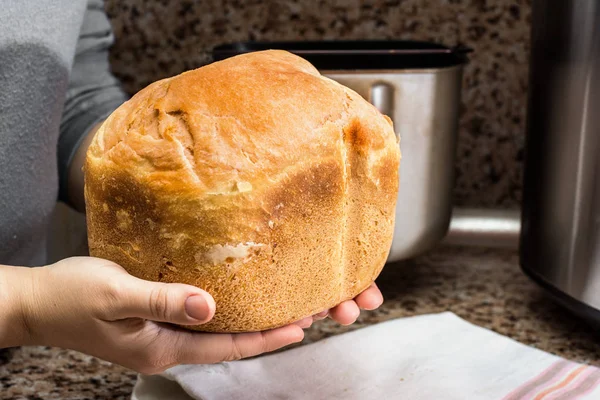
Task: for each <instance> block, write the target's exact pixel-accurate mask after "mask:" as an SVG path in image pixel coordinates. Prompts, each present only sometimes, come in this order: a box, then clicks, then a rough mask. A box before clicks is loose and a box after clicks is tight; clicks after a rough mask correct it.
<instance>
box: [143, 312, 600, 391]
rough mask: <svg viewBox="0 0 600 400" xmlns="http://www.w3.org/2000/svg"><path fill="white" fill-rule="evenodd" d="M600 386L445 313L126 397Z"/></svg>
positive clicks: (171, 380)
mask: <svg viewBox="0 0 600 400" xmlns="http://www.w3.org/2000/svg"><path fill="white" fill-rule="evenodd" d="M599 382H600V369H598V368H595V367H592V366H587V365H582V364H577V363H574V362H570V361H567V360H564V359H562V358H559V357H556V356H553V355H551V354H548V353H546V352H543V351H541V350H537V349H534V348H531V347H528V346H525V345H523V344H520V343H518V342H515V341H513V340H511V339H509V338H506V337H504V336H501V335H498V334H496V333H494V332H492V331H489V330H486V329H483V328H480V327H478V326H475V325H472V324H470V323H468V322H466V321H464V320H462V319H460V318H459V317H457V316H456V315H454V314H452V313H442V314H432V315H423V316H417V317H411V318H403V319H397V320H392V321H388V322H383V323H380V324H377V325H373V326H370V327H367V328H363V329H359V330H356V331H353V332H349V333H345V334H342V335H339V336H335V337H331V338H328V339H324V340H321V341H319V342H317V343H314V344H310V345H306V346H303V347H299V348H295V349H292V350H289V351H286V352H282V353H277V354H272V355H267V356H264V357H260V358H256V359H251V360H242V361H235V362H229V363H222V364H217V365H183V366H178V367H174V368H171V369H169V370H168V371H166V372H165V373H164V374H162V375H159V376H152V377H150V376H140V377H139V379H138V382H137V383H136V386H135V388H134V392H133V395H132V399H133V400H158V399H176V400H180V399H181V400H189V399H197V400H238V399H239V400H241V399H244V400H259V399H260V400H269V399H309V400H320V399H323V400H330V399H344V400H346V399H347V400H371V399H413V400H430V399H432V400H433V399H435V400H438V399H445V400H448V399H460V400H479V399H481V400H493V399H498V400H517V399H532V400H564V399H600V389H599V388H598V383H599Z"/></svg>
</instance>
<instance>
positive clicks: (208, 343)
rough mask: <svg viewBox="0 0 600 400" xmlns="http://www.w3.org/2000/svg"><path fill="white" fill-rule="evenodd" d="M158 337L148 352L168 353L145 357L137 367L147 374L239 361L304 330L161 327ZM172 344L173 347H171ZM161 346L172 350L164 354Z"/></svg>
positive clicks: (296, 339) (296, 338) (286, 342)
mask: <svg viewBox="0 0 600 400" xmlns="http://www.w3.org/2000/svg"><path fill="white" fill-rule="evenodd" d="M161 330H162V332H161V334H160V335H159V336H157V337H158V339H156V340H154V341H153V343H152V345H151V347H152V348H153V349H156V350H157V351H149V352H148V353H151V354H161V353H162V354H169V355H168V356H166V357H165V356H163V357H161V359H159V360H156V359H155V360H149V361H148V360H147V361H146V363H145V365H144V366H142V367H141V368H138V369H143V370H142V371H141V372H143V373H146V374H154V373H159V372H162V371H164V370H165V369H167V368H170V367H172V366H175V365H179V364H214V363H219V362H223V361H233V360H240V359H242V358H248V357H253V356H257V355H259V354H262V353H268V352H271V351H274V350H277V349H280V348H282V347H284V346H288V345H290V344H292V343H297V342H300V341H301V340H302V339H303V338H304V331H303V330H302V328H300V327H299V326H297V325H295V324H291V325H288V326H284V327H282V328H278V329H273V330H270V331H265V332H253V333H238V334H219V333H197V332H185V331H181V330H172V329H169V328H165V327H163V328H161ZM174 346H175V347H174ZM164 349H171V350H170V351H167V352H166V353H165V351H164Z"/></svg>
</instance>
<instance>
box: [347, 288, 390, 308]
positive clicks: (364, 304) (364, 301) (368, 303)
mask: <svg viewBox="0 0 600 400" xmlns="http://www.w3.org/2000/svg"><path fill="white" fill-rule="evenodd" d="M354 301H355V302H356V304H357V305H358V307H359V308H360V309H362V310H374V309H376V308H377V307H379V306H380V305H381V304H382V303H383V295H382V294H381V291H379V288H378V287H377V285H376V284H375V282H373V283H372V284H371V286H369V287H368V288H367V289H366V290H365V291H363V292H362V293H361V294H359V295H358V296H356V298H355V299H354Z"/></svg>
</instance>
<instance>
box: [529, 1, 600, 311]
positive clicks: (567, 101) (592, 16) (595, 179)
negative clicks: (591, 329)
mask: <svg viewBox="0 0 600 400" xmlns="http://www.w3.org/2000/svg"><path fill="white" fill-rule="evenodd" d="M599 140H600V2H598V1H596V0H534V2H533V15H532V53H531V71H530V94H529V110H528V128H527V142H526V156H525V178H524V192H523V209H522V233H521V245H520V253H521V265H522V268H523V270H524V271H525V273H527V274H528V275H529V276H530V277H531V278H532V279H534V280H535V281H536V282H538V283H539V284H540V285H541V286H543V287H544V288H546V289H548V291H549V292H550V293H552V294H554V295H555V296H556V298H557V299H558V300H560V301H561V302H562V303H563V304H565V305H566V306H568V307H570V308H571V309H573V310H574V311H576V312H578V313H580V314H583V315H585V316H586V317H588V318H592V319H594V320H597V321H600V311H599V310H600V147H599Z"/></svg>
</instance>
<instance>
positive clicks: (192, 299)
mask: <svg viewBox="0 0 600 400" xmlns="http://www.w3.org/2000/svg"><path fill="white" fill-rule="evenodd" d="M123 286H124V287H123V289H124V290H123V291H122V295H121V296H120V299H119V300H118V301H119V304H118V305H117V310H118V311H117V314H119V317H118V318H117V319H124V318H132V317H138V318H144V319H148V320H151V321H157V322H168V323H173V324H181V325H197V324H204V323H206V322H208V321H210V320H211V319H212V318H213V316H214V315H215V301H214V299H213V298H212V296H211V295H210V294H208V293H207V292H205V291H204V290H202V289H199V288H197V287H195V286H191V285H184V284H180V283H160V282H150V281H146V280H143V279H138V278H135V277H131V279H128V280H127V283H125V284H124V285H123Z"/></svg>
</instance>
